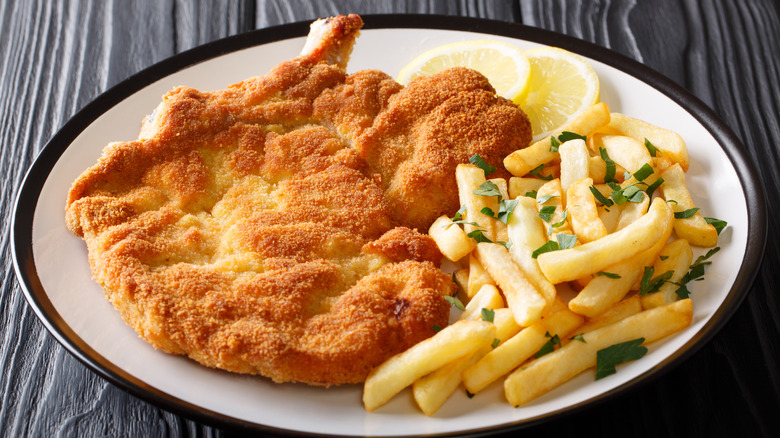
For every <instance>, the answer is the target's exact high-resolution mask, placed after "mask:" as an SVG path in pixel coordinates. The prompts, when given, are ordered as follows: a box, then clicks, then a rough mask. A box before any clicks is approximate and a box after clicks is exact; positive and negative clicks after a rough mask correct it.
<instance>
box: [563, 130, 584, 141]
mask: <svg viewBox="0 0 780 438" xmlns="http://www.w3.org/2000/svg"><path fill="white" fill-rule="evenodd" d="M577 139H580V140H587V138H586V137H585V136H584V135H580V134H577V133H576V132H571V131H563V132H561V135H559V136H558V141H560V142H561V143H566V142H567V141H569V140H577Z"/></svg>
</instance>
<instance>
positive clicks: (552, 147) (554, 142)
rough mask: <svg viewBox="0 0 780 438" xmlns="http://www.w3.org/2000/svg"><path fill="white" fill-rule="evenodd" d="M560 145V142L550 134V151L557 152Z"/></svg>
mask: <svg viewBox="0 0 780 438" xmlns="http://www.w3.org/2000/svg"><path fill="white" fill-rule="evenodd" d="M560 147H561V142H559V141H558V139H557V138H555V136H550V152H552V153H555V152H558V148H560Z"/></svg>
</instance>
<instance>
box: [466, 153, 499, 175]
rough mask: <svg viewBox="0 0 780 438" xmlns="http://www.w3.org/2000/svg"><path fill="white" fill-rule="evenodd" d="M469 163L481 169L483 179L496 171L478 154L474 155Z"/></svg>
mask: <svg viewBox="0 0 780 438" xmlns="http://www.w3.org/2000/svg"><path fill="white" fill-rule="evenodd" d="M469 163H471V164H473V165H475V166H477V167H479V168H480V169H482V171H483V172H485V178H487V176H488V175H490V174H491V173H493V172H495V171H496V168H495V167H493V166H491V165H490V164H488V163H486V162H485V160H483V159H482V157H480V156H479V154H474V155H473V156H472V157H471V158H469Z"/></svg>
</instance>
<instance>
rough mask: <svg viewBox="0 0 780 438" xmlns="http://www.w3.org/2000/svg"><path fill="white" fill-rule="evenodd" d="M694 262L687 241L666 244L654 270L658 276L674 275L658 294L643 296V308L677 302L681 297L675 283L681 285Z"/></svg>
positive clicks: (681, 240) (680, 240) (679, 240)
mask: <svg viewBox="0 0 780 438" xmlns="http://www.w3.org/2000/svg"><path fill="white" fill-rule="evenodd" d="M692 260H693V251H692V250H691V245H690V244H689V243H688V241H687V240H685V239H677V240H675V241H672V242H669V243H668V244H666V246H664V249H662V250H661V253H660V254H659V255H658V259H657V260H656V261H655V264H654V265H653V268H654V271H655V274H656V275H662V274H663V273H665V272H667V271H673V272H674V273H673V274H672V276H671V277H670V278H669V280H668V281H667V282H666V283H664V284H663V285H662V286H661V288H660V289H658V292H653V293H649V294H645V295H643V296H642V307H644V308H645V309H651V308H653V307H658V306H662V305H664V304H667V303H671V302H672V301H676V300H677V299H678V298H679V297H678V296H677V294H676V293H675V290H676V289H677V287H678V286H677V285H676V284H675V283H679V282H680V280H681V279H682V278H683V276H684V275H685V274H686V273H687V272H688V268H689V267H690V266H691V261H692Z"/></svg>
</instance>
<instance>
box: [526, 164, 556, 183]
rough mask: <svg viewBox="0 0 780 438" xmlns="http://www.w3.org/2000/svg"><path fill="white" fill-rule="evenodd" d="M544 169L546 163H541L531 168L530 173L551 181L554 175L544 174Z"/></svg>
mask: <svg viewBox="0 0 780 438" xmlns="http://www.w3.org/2000/svg"><path fill="white" fill-rule="evenodd" d="M542 170H544V164H540V165H538V166H536V167H534V168H533V169H531V170H529V171H528V174H529V175H533V176H535V177H537V178H539V179H543V180H545V181H551V180H552V179H553V176H552V175H547V176H545V175H542Z"/></svg>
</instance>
